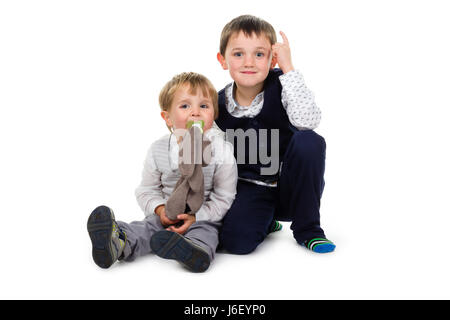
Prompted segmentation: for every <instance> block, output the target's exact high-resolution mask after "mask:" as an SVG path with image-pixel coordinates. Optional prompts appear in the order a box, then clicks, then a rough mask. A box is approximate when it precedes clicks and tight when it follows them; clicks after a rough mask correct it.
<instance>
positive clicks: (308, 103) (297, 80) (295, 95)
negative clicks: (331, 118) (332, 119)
mask: <svg viewBox="0 0 450 320" xmlns="http://www.w3.org/2000/svg"><path fill="white" fill-rule="evenodd" d="M279 79H280V82H281V86H282V90H281V103H282V104H283V106H284V108H285V109H286V113H287V115H288V117H289V121H290V122H291V124H292V125H293V126H295V127H296V128H297V129H299V130H305V129H315V128H317V127H318V126H319V123H320V120H321V111H320V109H319V108H318V107H317V106H316V103H315V102H314V94H313V93H312V91H311V90H309V89H308V88H307V87H306V85H305V81H304V79H303V76H302V74H301V73H300V72H299V71H297V70H292V71H290V72H288V73H286V74H283V75H281V76H280V77H279Z"/></svg>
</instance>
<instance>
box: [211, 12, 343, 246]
mask: <svg viewBox="0 0 450 320" xmlns="http://www.w3.org/2000/svg"><path fill="white" fill-rule="evenodd" d="M280 34H281V36H282V38H283V43H277V42H276V33H275V31H274V29H273V27H272V26H271V25H270V24H269V23H267V22H266V21H264V20H262V19H259V18H257V17H254V16H250V15H244V16H239V17H237V18H235V19H233V20H232V21H230V22H229V23H228V24H227V25H226V26H225V27H224V29H223V31H222V35H221V39H220V52H219V53H218V54H217V59H218V60H219V62H220V64H221V66H222V68H223V69H224V70H228V71H229V73H230V76H231V78H232V79H233V80H234V82H233V83H230V84H229V85H227V86H226V87H225V88H224V89H222V90H221V91H220V92H219V117H218V118H217V119H216V121H215V122H216V124H217V125H218V126H219V127H220V129H222V130H223V131H227V130H228V132H227V139H228V140H231V141H232V142H233V143H234V147H235V148H234V149H235V156H236V158H237V159H238V176H239V178H238V179H239V180H238V184H237V194H236V199H235V201H234V202H233V204H232V206H231V208H230V210H229V211H228V213H227V215H226V216H225V218H224V221H223V226H222V229H221V232H220V235H219V237H220V244H221V247H223V248H224V249H225V250H227V251H228V252H230V253H235V254H247V253H250V252H252V251H253V250H255V249H256V247H257V246H258V245H259V244H260V243H261V242H262V241H263V240H264V238H265V237H266V236H267V234H268V233H269V232H271V231H273V229H274V228H277V225H278V222H277V221H276V220H275V218H276V219H278V220H282V221H292V224H291V229H292V231H293V234H294V237H295V239H296V240H297V242H298V243H299V244H300V245H302V246H304V247H306V248H308V249H310V250H312V251H314V252H322V253H324V252H331V251H333V250H334V249H335V245H334V244H333V243H332V242H331V241H329V240H328V239H326V238H325V234H324V232H323V230H322V228H321V227H320V214H319V207H320V198H321V195H322V191H323V188H324V170H325V140H324V139H323V138H322V137H321V136H319V135H318V134H317V133H315V132H314V131H312V130H313V129H315V128H316V127H317V126H318V124H319V122H320V116H321V113H320V110H319V109H318V108H317V107H316V105H315V103H314V97H313V94H312V93H311V91H309V89H308V88H307V87H306V86H305V83H304V81H303V77H302V75H301V74H300V72H298V71H297V70H295V69H294V67H293V64H292V60H291V54H290V49H289V42H288V39H287V37H286V35H285V34H284V33H283V32H280ZM276 64H278V65H279V67H280V68H281V70H280V69H273V68H274V67H275V65H276ZM238 129H242V130H244V132H250V131H252V132H254V134H255V135H256V137H257V139H256V142H255V143H253V146H252V143H251V142H250V143H249V142H246V144H245V148H243V149H242V148H241V149H239V150H240V151H239V152H242V150H245V152H246V153H251V151H252V150H251V149H250V148H253V153H256V152H255V150H258V154H261V153H260V152H261V151H262V149H263V148H264V150H263V151H266V152H267V150H271V148H272V146H274V145H276V146H277V147H278V150H276V151H275V152H272V153H271V157H272V158H274V157H275V158H277V160H279V163H281V165H280V168H277V169H279V170H275V172H272V173H271V174H270V173H269V174H264V173H262V172H264V171H263V169H267V161H262V160H261V159H258V161H255V162H256V163H255V162H253V163H251V162H250V163H249V161H247V160H248V159H249V157H248V156H246V157H245V159H246V161H244V162H245V163H241V161H239V156H242V155H240V154H239V152H238V149H237V143H236V141H235V140H233V138H231V139H230V136H229V132H230V131H231V132H233V131H234V132H236V130H238ZM263 131H265V132H266V134H265V136H262V132H263ZM241 132H242V131H241ZM249 136H250V135H249ZM270 137H276V138H277V139H276V141H275V143H274V141H272V140H271V139H270ZM269 140H270V141H269ZM266 172H267V171H266Z"/></svg>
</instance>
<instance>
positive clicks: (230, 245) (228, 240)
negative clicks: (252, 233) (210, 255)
mask: <svg viewBox="0 0 450 320" xmlns="http://www.w3.org/2000/svg"><path fill="white" fill-rule="evenodd" d="M258 244H259V243H256V242H255V241H251V240H250V239H249V238H248V237H245V236H244V235H242V234H241V235H239V234H236V233H233V234H232V233H231V232H222V233H221V235H220V247H221V248H222V249H225V250H226V251H227V252H228V253H231V254H249V253H251V252H253V251H254V250H255V249H256V247H257V246H258Z"/></svg>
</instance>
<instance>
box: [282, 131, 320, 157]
mask: <svg viewBox="0 0 450 320" xmlns="http://www.w3.org/2000/svg"><path fill="white" fill-rule="evenodd" d="M290 145H291V148H292V152H294V154H295V155H296V156H298V157H301V158H303V159H316V158H317V157H322V156H325V149H326V143H325V139H324V138H323V137H322V136H320V135H319V134H317V133H316V132H314V131H313V130H298V131H296V132H294V134H293V135H292V138H291V142H290Z"/></svg>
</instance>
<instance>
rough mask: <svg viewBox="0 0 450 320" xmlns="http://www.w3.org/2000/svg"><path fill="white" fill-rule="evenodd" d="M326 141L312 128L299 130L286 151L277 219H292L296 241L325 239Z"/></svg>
mask: <svg viewBox="0 0 450 320" xmlns="http://www.w3.org/2000/svg"><path fill="white" fill-rule="evenodd" d="M325 148H326V144H325V140H324V139H323V138H322V137H321V136H320V135H318V134H317V133H315V132H314V131H312V130H304V131H301V130H298V131H296V132H295V133H294V134H293V136H292V138H291V141H290V142H289V145H288V148H287V150H286V153H285V156H284V159H283V165H282V168H281V174H280V180H279V184H278V192H279V197H278V199H279V205H278V208H277V216H276V217H277V218H278V219H280V220H292V224H291V229H292V231H293V233H294V237H295V239H296V240H297V242H298V243H299V244H301V245H304V243H305V241H309V240H312V239H314V238H325V234H324V232H323V230H322V228H321V227H320V198H321V196H322V191H323V188H324V185H325V181H324V172H325Z"/></svg>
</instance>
